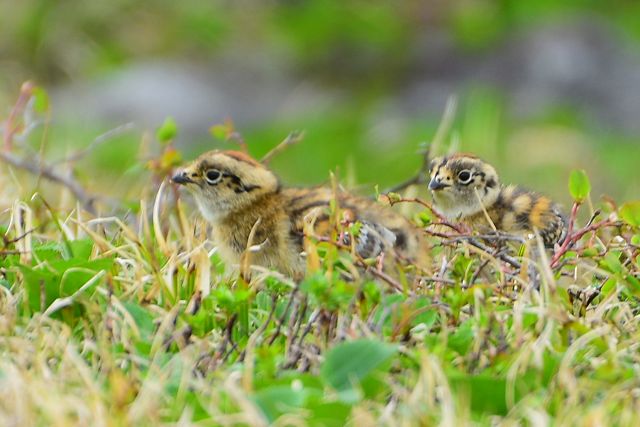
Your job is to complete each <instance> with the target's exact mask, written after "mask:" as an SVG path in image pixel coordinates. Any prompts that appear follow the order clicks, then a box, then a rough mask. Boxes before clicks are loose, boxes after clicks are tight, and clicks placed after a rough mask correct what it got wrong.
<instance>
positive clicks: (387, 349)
mask: <svg viewBox="0 0 640 427" xmlns="http://www.w3.org/2000/svg"><path fill="white" fill-rule="evenodd" d="M396 351H397V347H396V346H395V345H391V344H387V343H384V342H381V341H374V340H369V339H360V340H357V341H351V342H346V343H342V344H339V345H338V346H336V347H334V348H333V349H331V350H330V351H329V352H328V353H327V355H326V358H325V361H324V364H323V365H322V368H321V369H320V375H321V377H322V379H323V380H324V381H325V382H326V383H327V384H329V385H331V386H332V387H333V388H334V389H336V390H338V391H347V390H349V389H352V388H353V387H356V386H358V385H359V384H360V383H361V382H362V380H364V379H365V378H366V377H367V376H368V375H370V374H371V373H372V372H373V371H375V370H376V368H378V367H379V366H381V365H382V364H383V363H384V362H386V361H388V360H389V359H390V358H391V357H392V356H393V355H394V354H396Z"/></svg>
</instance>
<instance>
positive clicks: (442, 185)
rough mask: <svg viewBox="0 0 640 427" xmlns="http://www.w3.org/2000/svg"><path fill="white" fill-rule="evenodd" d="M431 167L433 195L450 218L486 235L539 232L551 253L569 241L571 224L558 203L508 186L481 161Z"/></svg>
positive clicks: (444, 160) (468, 157) (451, 160)
mask: <svg viewBox="0 0 640 427" xmlns="http://www.w3.org/2000/svg"><path fill="white" fill-rule="evenodd" d="M430 166H431V168H430V169H431V172H430V178H431V181H430V182H429V190H431V193H432V195H433V199H434V201H435V202H436V205H437V206H438V208H439V209H440V210H441V211H442V213H443V214H444V215H445V216H447V217H448V218H450V219H452V220H459V221H462V222H464V223H466V224H468V225H470V226H471V227H473V228H475V229H479V230H481V231H482V230H485V231H486V230H490V229H491V226H492V225H493V226H495V227H496V229H498V230H502V231H505V232H508V233H519V232H533V231H534V230H537V231H538V232H539V233H540V236H541V237H542V240H543V242H544V244H545V246H547V247H553V245H554V244H555V243H557V242H559V241H561V240H562V239H563V238H564V235H565V233H566V219H565V217H564V215H563V214H562V212H561V210H560V208H559V207H558V205H557V204H556V203H554V202H553V201H552V200H551V199H549V198H548V197H546V196H543V195H540V194H538V193H535V192H533V191H529V190H525V189H523V188H521V187H518V186H514V185H502V184H501V183H500V180H499V178H498V174H497V172H496V170H495V168H494V167H493V166H491V165H490V164H488V163H486V162H484V161H482V160H481V159H479V158H478V157H476V156H474V155H472V154H465V153H458V154H453V155H450V156H446V157H437V158H435V159H433V160H432V161H431V165H430ZM487 216H488V217H489V219H490V220H491V222H489V219H488V218H487Z"/></svg>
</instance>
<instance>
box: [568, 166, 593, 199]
mask: <svg viewBox="0 0 640 427" xmlns="http://www.w3.org/2000/svg"><path fill="white" fill-rule="evenodd" d="M569 192H570V193H571V197H573V199H574V200H575V201H576V202H578V203H582V202H583V201H584V200H585V199H586V198H587V197H589V193H590V192H591V183H590V182H589V177H588V176H587V173H586V172H585V171H584V170H583V169H575V170H573V171H571V175H569Z"/></svg>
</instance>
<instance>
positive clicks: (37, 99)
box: [31, 86, 50, 114]
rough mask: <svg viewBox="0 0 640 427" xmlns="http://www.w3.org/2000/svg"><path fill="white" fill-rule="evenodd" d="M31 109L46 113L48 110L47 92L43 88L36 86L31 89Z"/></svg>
mask: <svg viewBox="0 0 640 427" xmlns="http://www.w3.org/2000/svg"><path fill="white" fill-rule="evenodd" d="M31 95H32V96H33V109H34V110H35V112H36V113H40V114H43V113H46V112H47V111H48V110H49V105H50V103H49V94H47V91H46V90H44V89H43V88H41V87H39V86H36V87H34V88H33V89H32V91H31Z"/></svg>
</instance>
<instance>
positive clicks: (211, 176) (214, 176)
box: [204, 169, 222, 184]
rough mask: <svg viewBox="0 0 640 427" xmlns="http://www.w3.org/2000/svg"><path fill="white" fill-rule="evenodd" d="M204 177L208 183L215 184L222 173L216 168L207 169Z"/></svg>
mask: <svg viewBox="0 0 640 427" xmlns="http://www.w3.org/2000/svg"><path fill="white" fill-rule="evenodd" d="M204 178H205V179H206V180H207V182H208V183H209V184H217V183H218V182H219V181H220V179H221V178H222V173H220V171H219V170H216V169H209V170H208V171H207V172H206V173H205V174H204Z"/></svg>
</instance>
